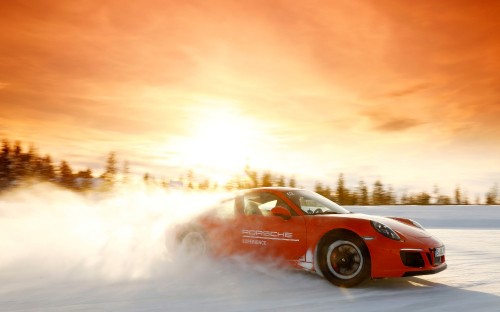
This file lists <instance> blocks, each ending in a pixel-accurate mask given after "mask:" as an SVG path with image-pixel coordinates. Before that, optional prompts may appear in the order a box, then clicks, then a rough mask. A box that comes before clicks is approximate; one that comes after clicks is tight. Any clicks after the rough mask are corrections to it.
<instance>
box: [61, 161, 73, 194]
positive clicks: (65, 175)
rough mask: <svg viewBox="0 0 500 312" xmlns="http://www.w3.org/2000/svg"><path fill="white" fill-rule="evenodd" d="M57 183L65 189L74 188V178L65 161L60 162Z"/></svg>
mask: <svg viewBox="0 0 500 312" xmlns="http://www.w3.org/2000/svg"><path fill="white" fill-rule="evenodd" d="M59 183H60V184H61V185H62V186H64V187H67V188H75V177H74V175H73V170H71V167H70V166H69V164H68V163H67V162H66V161H64V160H63V161H61V164H60V165H59Z"/></svg>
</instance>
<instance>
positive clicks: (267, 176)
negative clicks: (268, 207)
mask: <svg viewBox="0 0 500 312" xmlns="http://www.w3.org/2000/svg"><path fill="white" fill-rule="evenodd" d="M272 181H273V176H272V174H271V173H270V172H269V171H266V172H264V174H262V178H261V184H260V186H262V187H269V186H273V182H272Z"/></svg>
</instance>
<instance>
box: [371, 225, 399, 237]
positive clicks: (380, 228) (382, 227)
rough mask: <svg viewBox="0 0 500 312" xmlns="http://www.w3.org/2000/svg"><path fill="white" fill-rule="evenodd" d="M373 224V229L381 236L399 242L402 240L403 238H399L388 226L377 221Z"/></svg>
mask: <svg viewBox="0 0 500 312" xmlns="http://www.w3.org/2000/svg"><path fill="white" fill-rule="evenodd" d="M371 224H372V226H373V228H374V229H375V230H377V232H379V233H380V234H382V235H384V236H385V237H387V238H390V239H393V240H397V241H398V240H401V238H400V237H399V235H398V234H396V232H394V231H393V230H392V229H391V228H390V227H388V226H387V225H385V224H382V223H380V222H377V221H371Z"/></svg>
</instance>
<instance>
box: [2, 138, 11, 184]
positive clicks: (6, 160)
mask: <svg viewBox="0 0 500 312" xmlns="http://www.w3.org/2000/svg"><path fill="white" fill-rule="evenodd" d="M10 182H11V160H10V143H9V141H8V140H6V139H4V140H3V141H2V150H1V151H0V190H1V189H4V188H6V187H8V186H9V184H10Z"/></svg>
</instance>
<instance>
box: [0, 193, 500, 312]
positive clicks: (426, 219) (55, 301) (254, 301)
mask: <svg viewBox="0 0 500 312" xmlns="http://www.w3.org/2000/svg"><path fill="white" fill-rule="evenodd" d="M206 200H207V199H206V198H203V196H199V195H194V194H190V195H186V194H162V193H152V194H151V193H150V194H143V193H135V194H132V195H131V194H130V193H124V194H119V195H116V196H115V197H112V198H86V199H84V200H82V199H81V198H80V197H78V196H76V195H74V194H71V193H68V192H64V191H60V190H53V189H46V188H45V187H43V188H42V187H37V188H33V189H30V190H26V191H22V192H18V193H15V194H8V196H3V197H2V198H0V250H1V252H0V311H340V310H344V311H346V310H347V311H385V312H386V311H500V242H499V239H500V207H499V206H493V207H488V206H444V207H443V206H432V207H431V206H425V207H419V206H410V207H348V208H349V209H350V210H353V211H356V212H364V213H371V214H379V215H393V216H396V215H397V216H404V217H411V218H413V219H415V220H417V221H419V222H420V223H421V224H422V225H424V226H425V227H427V228H428V229H429V231H430V232H432V233H433V234H435V235H436V236H437V237H439V238H440V239H441V240H442V241H444V242H445V244H446V247H447V249H446V250H447V262H448V269H447V270H446V271H444V272H441V273H439V274H436V275H429V276H424V277H413V278H400V279H384V280H375V281H368V282H366V283H364V284H362V285H361V286H360V287H357V288H353V289H342V288H338V287H335V286H333V285H331V284H330V283H328V282H327V281H326V280H324V279H322V278H320V277H318V276H316V275H313V274H310V273H306V272H300V271H285V270H280V269H276V268H275V267H273V266H272V265H258V266H257V265H251V264H249V263H247V262H246V261H244V260H238V259H232V260H218V261H213V260H208V259H200V261H198V263H197V264H196V265H193V263H186V262H185V261H180V260H178V258H176V257H175V255H174V254H173V253H172V252H171V250H169V249H168V248H165V244H164V232H163V229H164V228H165V227H167V228H168V227H169V226H170V225H172V224H174V223H175V222H178V221H182V220H184V219H186V218H187V217H189V215H190V214H192V213H193V211H196V210H197V209H199V207H200V205H196V203H197V202H204V201H206ZM186 202H192V203H195V204H194V205H192V207H191V206H189V205H188V206H186V204H185V203H186ZM179 206H182V207H183V208H182V210H179V209H178V207H179ZM196 206H197V207H196ZM173 207H175V208H173Z"/></svg>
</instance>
